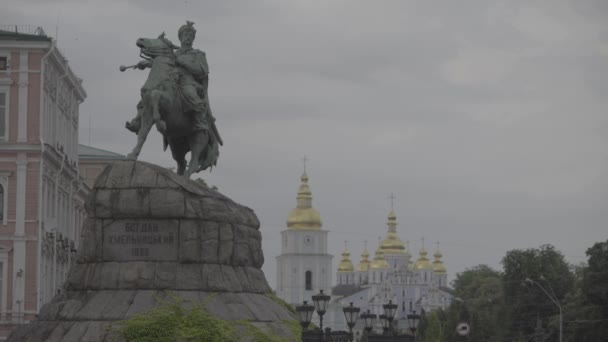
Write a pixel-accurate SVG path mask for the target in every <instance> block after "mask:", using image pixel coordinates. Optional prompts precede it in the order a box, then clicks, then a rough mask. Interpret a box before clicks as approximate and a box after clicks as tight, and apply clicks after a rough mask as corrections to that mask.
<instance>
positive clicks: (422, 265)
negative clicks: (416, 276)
mask: <svg viewBox="0 0 608 342" xmlns="http://www.w3.org/2000/svg"><path fill="white" fill-rule="evenodd" d="M427 254H428V253H427V252H426V249H424V245H423V246H422V249H421V250H420V257H419V258H418V260H416V265H414V268H415V269H417V270H432V269H433V266H432V265H431V263H430V262H429V259H428V258H427V257H426V256H427Z"/></svg>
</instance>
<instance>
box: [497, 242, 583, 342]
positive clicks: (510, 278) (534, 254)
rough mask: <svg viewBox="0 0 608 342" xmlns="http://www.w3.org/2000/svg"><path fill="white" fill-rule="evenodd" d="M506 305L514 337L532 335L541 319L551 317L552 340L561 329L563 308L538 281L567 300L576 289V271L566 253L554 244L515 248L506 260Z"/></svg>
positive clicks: (508, 321)
mask: <svg viewBox="0 0 608 342" xmlns="http://www.w3.org/2000/svg"><path fill="white" fill-rule="evenodd" d="M502 265H503V268H504V274H503V283H504V291H505V299H506V302H507V303H509V305H508V306H507V307H506V310H507V314H506V319H507V320H506V322H507V324H506V328H507V329H508V331H509V332H510V336H532V335H533V334H534V329H535V326H536V321H537V318H538V317H539V316H540V318H541V319H542V320H547V319H549V321H550V324H549V329H550V331H551V337H550V340H555V339H556V338H557V335H558V331H559V323H558V322H559V318H558V313H559V310H558V308H557V307H556V305H555V304H554V303H553V302H552V301H551V299H550V298H549V297H548V296H547V295H546V294H545V293H544V292H543V291H542V290H541V289H540V288H539V287H538V286H536V285H535V284H530V283H529V282H528V281H527V279H531V280H534V281H536V282H538V283H539V284H540V285H541V286H543V287H544V288H545V289H546V290H547V291H548V292H549V294H551V295H552V296H553V297H555V299H557V301H559V302H563V301H564V299H565V297H566V294H568V293H569V292H571V291H572V290H573V288H574V274H573V273H572V271H571V269H570V266H569V265H568V263H567V262H566V261H565V259H564V256H563V255H562V254H561V253H560V252H559V251H557V250H556V249H555V247H553V246H551V245H543V246H540V247H539V248H531V249H525V250H520V249H515V250H511V251H509V252H507V255H506V256H505V257H504V258H503V259H502Z"/></svg>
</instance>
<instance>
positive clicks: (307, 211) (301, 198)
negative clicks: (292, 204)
mask: <svg viewBox="0 0 608 342" xmlns="http://www.w3.org/2000/svg"><path fill="white" fill-rule="evenodd" d="M300 180H301V181H302V183H301V184H300V189H299V190H298V196H297V197H296V198H297V200H298V205H297V207H296V208H295V209H293V210H292V211H291V212H290V213H289V216H287V227H288V228H293V229H321V226H322V223H321V215H320V214H319V212H318V211H317V210H316V209H315V208H313V207H312V193H311V192H310V188H309V187H308V176H307V175H306V172H304V173H303V174H302V177H301V178H300Z"/></svg>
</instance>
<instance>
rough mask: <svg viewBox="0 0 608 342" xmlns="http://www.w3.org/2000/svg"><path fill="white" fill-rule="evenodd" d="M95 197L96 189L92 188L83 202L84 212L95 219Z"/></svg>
mask: <svg viewBox="0 0 608 342" xmlns="http://www.w3.org/2000/svg"><path fill="white" fill-rule="evenodd" d="M96 197H97V189H95V188H93V191H91V193H89V195H88V196H87V198H86V199H85V201H84V211H86V213H87V215H88V216H89V217H91V218H94V217H95V198H96Z"/></svg>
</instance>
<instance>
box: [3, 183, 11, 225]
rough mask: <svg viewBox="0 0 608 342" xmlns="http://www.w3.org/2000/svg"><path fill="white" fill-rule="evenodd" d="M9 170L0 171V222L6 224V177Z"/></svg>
mask: <svg viewBox="0 0 608 342" xmlns="http://www.w3.org/2000/svg"><path fill="white" fill-rule="evenodd" d="M10 174H11V173H10V171H0V222H2V224H3V225H7V224H8V214H7V204H8V193H7V189H8V178H9V176H10Z"/></svg>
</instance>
